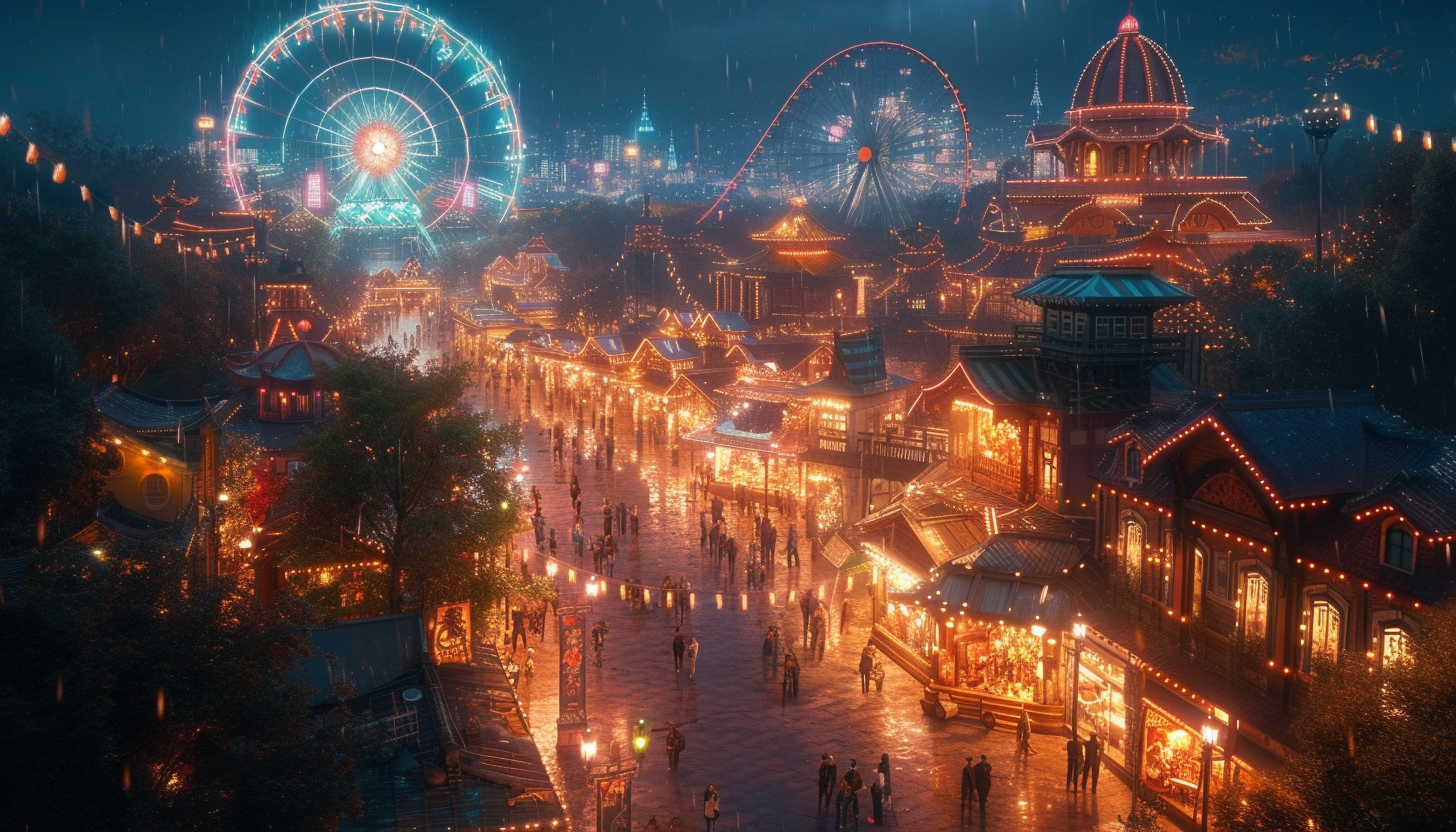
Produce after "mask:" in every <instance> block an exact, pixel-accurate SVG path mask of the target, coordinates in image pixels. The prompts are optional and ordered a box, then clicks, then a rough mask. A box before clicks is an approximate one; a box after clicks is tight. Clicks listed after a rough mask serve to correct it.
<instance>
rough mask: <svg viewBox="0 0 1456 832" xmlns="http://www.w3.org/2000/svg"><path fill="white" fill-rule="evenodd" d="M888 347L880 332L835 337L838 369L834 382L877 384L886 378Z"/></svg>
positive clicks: (835, 362) (834, 371)
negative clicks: (886, 352)
mask: <svg viewBox="0 0 1456 832" xmlns="http://www.w3.org/2000/svg"><path fill="white" fill-rule="evenodd" d="M886 375H887V374H886V372H885V346H884V341H883V340H882V339H881V337H880V332H879V330H877V329H871V330H866V331H865V332H860V333H856V334H852V335H838V334H836V335H835V336H834V368H833V370H832V371H831V372H830V378H833V379H834V380H836V381H843V382H847V383H849V384H873V383H875V382H877V381H883V380H885V378H886Z"/></svg>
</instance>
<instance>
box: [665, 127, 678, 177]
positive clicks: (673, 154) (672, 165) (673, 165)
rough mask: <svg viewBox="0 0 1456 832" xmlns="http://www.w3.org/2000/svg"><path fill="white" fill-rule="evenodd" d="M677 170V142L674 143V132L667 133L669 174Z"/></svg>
mask: <svg viewBox="0 0 1456 832" xmlns="http://www.w3.org/2000/svg"><path fill="white" fill-rule="evenodd" d="M676 170H677V142H676V141H674V137H673V134H672V131H670V130H669V131H668V133H667V172H668V173H672V172H674V171H676Z"/></svg>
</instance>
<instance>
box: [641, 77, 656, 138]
mask: <svg viewBox="0 0 1456 832" xmlns="http://www.w3.org/2000/svg"><path fill="white" fill-rule="evenodd" d="M656 132H657V128H656V127H653V126H652V117H651V116H649V115H648V114H647V90H645V89H644V90H643V91H642V115H641V116H639V117H638V119H637V137H638V139H639V140H640V139H641V137H642V134H643V133H656Z"/></svg>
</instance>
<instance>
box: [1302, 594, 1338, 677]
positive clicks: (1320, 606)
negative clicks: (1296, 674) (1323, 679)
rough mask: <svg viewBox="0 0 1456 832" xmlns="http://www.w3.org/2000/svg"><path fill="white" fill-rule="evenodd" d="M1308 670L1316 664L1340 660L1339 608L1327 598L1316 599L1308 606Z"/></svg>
mask: <svg viewBox="0 0 1456 832" xmlns="http://www.w3.org/2000/svg"><path fill="white" fill-rule="evenodd" d="M1308 626H1309V629H1308V634H1309V669H1313V668H1314V665H1315V663H1316V662H1321V661H1326V662H1332V663H1333V662H1336V661H1339V659H1340V608H1339V607H1337V606H1335V605H1334V604H1333V603H1332V602H1331V601H1330V600H1329V599H1328V598H1316V599H1314V600H1313V601H1310V604H1309V625H1308Z"/></svg>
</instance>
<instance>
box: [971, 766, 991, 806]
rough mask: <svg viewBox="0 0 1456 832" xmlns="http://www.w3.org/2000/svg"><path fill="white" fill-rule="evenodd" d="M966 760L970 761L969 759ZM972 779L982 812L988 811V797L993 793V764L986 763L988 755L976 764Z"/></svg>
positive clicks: (972, 771) (972, 770)
mask: <svg viewBox="0 0 1456 832" xmlns="http://www.w3.org/2000/svg"><path fill="white" fill-rule="evenodd" d="M966 759H970V758H969V757H968V758H966ZM971 779H972V781H974V782H975V785H976V801H977V802H978V803H980V805H981V812H982V813H983V814H984V813H985V811H986V796H987V795H989V794H990V793H991V764H990V763H988V762H986V755H985V754H982V755H981V762H979V763H976V765H975V768H972V769H971Z"/></svg>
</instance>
